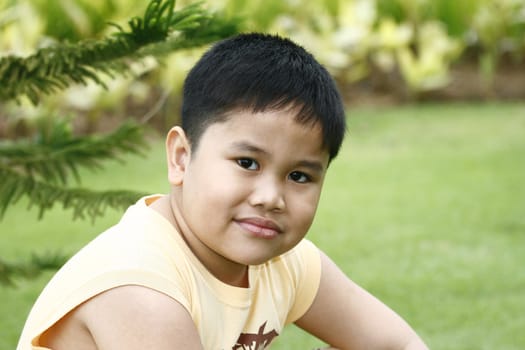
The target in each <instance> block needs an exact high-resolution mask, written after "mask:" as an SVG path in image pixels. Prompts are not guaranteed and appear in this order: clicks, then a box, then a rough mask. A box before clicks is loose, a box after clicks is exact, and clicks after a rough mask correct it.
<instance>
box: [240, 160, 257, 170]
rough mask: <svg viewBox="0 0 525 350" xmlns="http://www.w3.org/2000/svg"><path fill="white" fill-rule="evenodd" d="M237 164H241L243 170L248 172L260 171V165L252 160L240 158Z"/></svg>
mask: <svg viewBox="0 0 525 350" xmlns="http://www.w3.org/2000/svg"><path fill="white" fill-rule="evenodd" d="M237 164H239V166H240V167H241V168H244V169H247V170H258V169H259V164H257V162H256V161H255V160H253V159H251V158H239V159H237Z"/></svg>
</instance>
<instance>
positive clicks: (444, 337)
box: [0, 103, 525, 350]
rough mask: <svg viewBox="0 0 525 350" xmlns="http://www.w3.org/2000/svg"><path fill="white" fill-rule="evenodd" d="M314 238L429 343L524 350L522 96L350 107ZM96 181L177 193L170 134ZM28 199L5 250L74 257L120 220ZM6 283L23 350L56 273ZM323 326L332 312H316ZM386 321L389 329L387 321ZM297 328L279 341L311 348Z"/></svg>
mask: <svg viewBox="0 0 525 350" xmlns="http://www.w3.org/2000/svg"><path fill="white" fill-rule="evenodd" d="M349 117H350V119H349V135H348V138H347V140H346V142H345V144H344V147H343V150H342V151H341V154H340V156H339V158H338V159H336V160H335V162H334V163H333V164H332V165H331V169H330V171H329V175H328V178H327V182H326V184H325V189H324V193H323V196H322V200H321V203H320V207H319V211H318V216H317V218H316V221H315V222H314V226H313V228H312V230H311V233H310V234H309V238H310V239H312V240H313V241H314V242H316V243H317V244H318V246H319V247H321V248H322V249H323V250H325V251H326V252H327V253H328V254H329V255H331V256H332V258H333V259H334V260H335V261H336V262H338V263H339V265H340V266H341V267H342V268H343V270H344V271H346V272H347V273H348V274H349V275H350V276H351V277H352V278H353V279H354V280H355V281H357V282H358V283H359V284H361V285H362V286H364V287H365V288H367V289H368V290H370V291H371V292H372V293H374V294H375V295H376V296H378V297H379V298H380V299H382V300H383V301H384V302H386V303H387V304H388V305H390V306H391V307H392V308H393V309H395V310H396V311H398V312H399V313H400V314H401V315H402V316H403V317H404V318H405V319H407V320H408V321H409V323H411V324H412V325H413V327H414V328H415V329H416V330H417V331H418V332H419V333H420V334H421V335H422V337H423V338H424V339H425V340H426V342H427V343H428V344H429V346H430V347H431V348H432V349H441V350H447V349H450V350H452V349H454V350H457V349H460V350H462V349H465V350H468V349H476V350H478V349H498V350H511V349H513V350H518V349H523V348H524V347H525V332H524V331H523V330H524V329H525V269H524V266H525V254H524V253H525V104H523V103H522V104H478V105H473V104H468V105H466V104H465V105H463V104H461V105H425V106H407V107H399V108H384V109H374V108H371V107H368V108H362V109H357V110H352V109H351V110H349ZM108 170H109V171H108V172H104V173H99V174H95V175H89V176H88V177H87V178H86V181H85V184H89V185H93V186H96V187H98V188H116V187H119V186H120V185H121V184H122V185H126V187H129V188H135V189H139V190H144V191H150V192H166V190H167V186H166V180H165V178H166V175H165V166H164V154H163V146H162V142H160V141H159V142H157V143H155V144H154V146H153V148H152V152H151V153H150V154H149V156H148V158H147V159H141V158H132V159H130V162H128V163H127V165H125V166H122V165H120V164H118V163H115V164H111V165H110V167H109V168H108ZM36 216H37V213H36V211H35V210H27V208H26V204H24V203H21V204H19V205H17V206H16V207H13V208H11V209H10V210H8V212H7V214H6V216H5V218H4V220H3V221H1V222H0V232H1V234H0V256H1V257H2V258H4V259H10V260H16V259H21V258H22V257H24V256H27V255H28V254H29V253H30V252H33V251H35V252H46V251H47V252H53V251H57V250H60V251H63V252H68V253H72V252H74V251H75V250H77V249H78V248H79V247H81V246H82V245H83V244H84V243H86V242H87V241H88V240H90V239H91V238H93V237H94V236H95V235H96V234H97V233H98V232H99V231H100V230H102V229H103V228H105V227H107V226H109V225H110V224H111V223H113V222H115V221H116V220H118V218H119V216H120V213H118V212H114V211H112V212H110V213H108V215H107V217H105V218H104V219H103V220H98V221H97V222H96V223H95V224H92V223H90V222H82V221H72V220H71V213H70V212H62V211H60V210H58V209H57V210H53V211H52V212H50V213H49V214H48V215H46V216H45V217H44V220H42V221H38V220H37V219H36ZM50 275H51V274H50V273H46V274H45V275H42V276H41V277H39V278H37V279H35V280H31V281H26V280H18V281H17V287H16V288H6V287H0V315H1V319H0V349H13V348H14V347H15V344H16V340H17V337H18V335H19V332H20V329H21V327H22V324H23V322H24V319H25V317H26V315H27V313H28V311H29V308H30V307H31V305H32V303H33V301H34V299H35V298H36V296H37V295H38V293H39V291H40V290H41V288H42V287H43V286H44V284H45V283H46V281H47V280H48V279H49V277H50ZM319 322H323V320H319ZM378 327H381V325H378ZM316 345H319V342H317V341H316V340H315V339H312V338H311V337H309V336H306V335H304V334H303V333H301V332H300V331H298V330H296V329H294V328H290V329H289V330H287V331H286V332H285V333H284V334H283V335H282V336H281V337H280V338H278V342H277V344H276V346H275V348H276V349H311V348H313V347H314V346H316Z"/></svg>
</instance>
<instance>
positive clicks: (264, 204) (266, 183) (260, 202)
mask: <svg viewBox="0 0 525 350" xmlns="http://www.w3.org/2000/svg"><path fill="white" fill-rule="evenodd" d="M284 197H285V196H284V184H283V183H282V182H281V181H279V179H277V178H276V177H274V176H264V177H263V176H261V177H260V178H259V179H258V181H256V182H255V184H254V188H253V191H252V193H251V194H250V198H249V203H250V205H252V206H254V207H260V208H263V209H264V210H266V211H282V210H284V208H285V207H286V201H285V198H284Z"/></svg>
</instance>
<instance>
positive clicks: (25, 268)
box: [0, 252, 67, 286]
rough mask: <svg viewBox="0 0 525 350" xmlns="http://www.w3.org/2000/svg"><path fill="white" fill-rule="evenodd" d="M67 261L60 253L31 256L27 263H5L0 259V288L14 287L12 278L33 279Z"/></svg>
mask: <svg viewBox="0 0 525 350" xmlns="http://www.w3.org/2000/svg"><path fill="white" fill-rule="evenodd" d="M66 261H67V256H65V255H64V254H61V253H58V252H57V253H44V254H35V253H33V254H32V255H31V258H30V260H29V261H27V262H7V261H5V260H3V259H1V258H0V286H14V284H15V283H14V277H15V276H16V277H24V278H34V277H36V276H38V275H39V274H40V273H42V272H43V271H45V270H56V269H58V268H60V267H61V266H62V265H63V264H64V263H65V262H66Z"/></svg>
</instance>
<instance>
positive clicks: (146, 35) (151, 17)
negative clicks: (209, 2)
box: [0, 0, 237, 104]
mask: <svg viewBox="0 0 525 350" xmlns="http://www.w3.org/2000/svg"><path fill="white" fill-rule="evenodd" d="M174 7H175V0H151V2H150V3H149V5H148V7H147V9H146V11H145V13H144V15H143V17H134V18H132V19H131V20H130V21H129V22H128V25H129V29H128V30H124V29H122V28H121V27H119V26H116V27H117V28H119V29H118V31H117V32H116V33H115V34H113V35H111V36H110V37H107V38H104V39H101V40H84V41H81V42H78V43H75V44H68V43H63V44H57V45H56V46H52V47H48V48H43V49H40V50H38V51H37V52H36V53H35V54H34V55H32V56H29V57H26V58H22V57H16V56H6V57H3V58H2V59H1V60H0V86H2V88H1V89H0V101H2V100H3V101H6V100H11V99H15V100H19V99H20V97H21V96H27V97H28V98H29V99H30V100H31V101H32V102H33V103H34V104H36V103H38V102H39V99H40V96H41V95H42V94H51V93H54V92H56V91H58V90H61V89H64V88H66V87H67V86H69V85H71V84H73V83H80V84H86V83H87V82H88V81H93V82H95V83H97V84H99V85H102V86H105V84H104V82H103V81H102V80H101V78H100V77H99V76H98V75H97V72H102V73H105V74H108V75H109V76H110V77H113V76H114V74H116V73H122V74H125V73H126V72H128V71H129V67H130V61H131V60H133V59H135V60H136V59H140V58H141V57H144V55H146V54H148V53H150V52H151V51H152V49H151V48H148V46H151V45H153V46H154V44H158V43H163V42H165V41H166V40H167V39H168V38H170V41H172V42H174V43H177V45H174V46H173V47H177V46H178V47H183V48H187V47H196V46H197V45H201V44H203V42H202V39H199V40H193V39H195V38H197V37H196V36H194V35H196V34H198V33H199V30H198V29H199V28H200V27H202V26H205V25H206V24H210V22H212V23H214V26H213V30H214V35H216V36H219V37H221V36H227V35H230V34H232V31H233V32H235V31H236V29H237V28H236V26H235V25H234V24H232V23H229V22H226V21H215V22H214V21H213V18H214V16H213V15H212V14H211V13H209V12H207V11H205V10H204V9H203V8H202V6H201V4H200V3H197V4H193V5H190V6H187V7H184V8H182V9H180V10H178V11H175V10H174ZM232 25H233V27H232ZM209 34H211V33H209ZM210 37H212V36H211V35H210Z"/></svg>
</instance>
